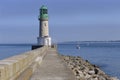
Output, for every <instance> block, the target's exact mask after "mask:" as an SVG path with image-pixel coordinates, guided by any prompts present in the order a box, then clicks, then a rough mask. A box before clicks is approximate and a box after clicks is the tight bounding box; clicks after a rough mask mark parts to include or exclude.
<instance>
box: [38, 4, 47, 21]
mask: <svg viewBox="0 0 120 80" xmlns="http://www.w3.org/2000/svg"><path fill="white" fill-rule="evenodd" d="M40 19H48V9H47V7H46V6H44V5H43V6H42V7H41V8H40V14H39V20H40Z"/></svg>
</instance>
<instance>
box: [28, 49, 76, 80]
mask: <svg viewBox="0 0 120 80" xmlns="http://www.w3.org/2000/svg"><path fill="white" fill-rule="evenodd" d="M30 80H76V78H75V76H74V74H73V73H72V71H71V70H70V69H69V68H68V67H67V65H66V64H65V63H64V62H63V60H62V59H61V58H60V56H59V55H58V54H57V51H56V50H55V49H49V50H48V52H47V54H46V55H45V57H44V59H43V61H42V63H41V65H40V66H39V67H38V68H37V70H36V71H35V72H34V73H33V75H32V76H31V79H30Z"/></svg>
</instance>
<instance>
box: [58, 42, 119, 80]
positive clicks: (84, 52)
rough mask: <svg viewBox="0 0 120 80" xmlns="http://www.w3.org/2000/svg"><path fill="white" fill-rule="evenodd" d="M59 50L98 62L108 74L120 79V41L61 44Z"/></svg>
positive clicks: (64, 53) (65, 53) (93, 62)
mask: <svg viewBox="0 0 120 80" xmlns="http://www.w3.org/2000/svg"><path fill="white" fill-rule="evenodd" d="M58 51H59V53H60V54H63V55H71V56H80V57H82V58H84V59H85V60H89V61H90V62H91V63H92V64H96V65H97V66H99V67H100V68H101V70H103V71H104V72H105V73H106V74H108V75H110V76H114V77H117V78H119V79H120V43H90V44H87V45H86V44H85V45H83V44H81V46H80V49H77V48H76V44H59V45H58Z"/></svg>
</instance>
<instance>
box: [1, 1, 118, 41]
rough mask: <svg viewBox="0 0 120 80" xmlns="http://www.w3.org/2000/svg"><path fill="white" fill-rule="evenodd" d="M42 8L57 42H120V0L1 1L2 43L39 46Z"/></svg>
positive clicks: (53, 38) (53, 37)
mask: <svg viewBox="0 0 120 80" xmlns="http://www.w3.org/2000/svg"><path fill="white" fill-rule="evenodd" d="M42 5H46V6H47V7H48V13H49V29H50V36H51V37H52V41H53V42H64V41H104V40H120V0H0V43H37V37H38V33H39V21H38V15H39V8H40V7H41V6H42Z"/></svg>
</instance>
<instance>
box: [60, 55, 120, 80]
mask: <svg viewBox="0 0 120 80" xmlns="http://www.w3.org/2000/svg"><path fill="white" fill-rule="evenodd" d="M61 57H62V58H63V60H64V61H65V63H66V64H67V65H68V67H69V68H70V69H71V70H72V71H73V73H74V75H75V76H76V78H77V80H119V79H117V78H115V77H110V76H108V75H107V74H105V73H104V72H103V71H102V70H100V68H99V67H98V66H96V65H93V64H91V63H90V62H89V61H88V60H83V59H82V58H81V57H74V56H63V55H61Z"/></svg>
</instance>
